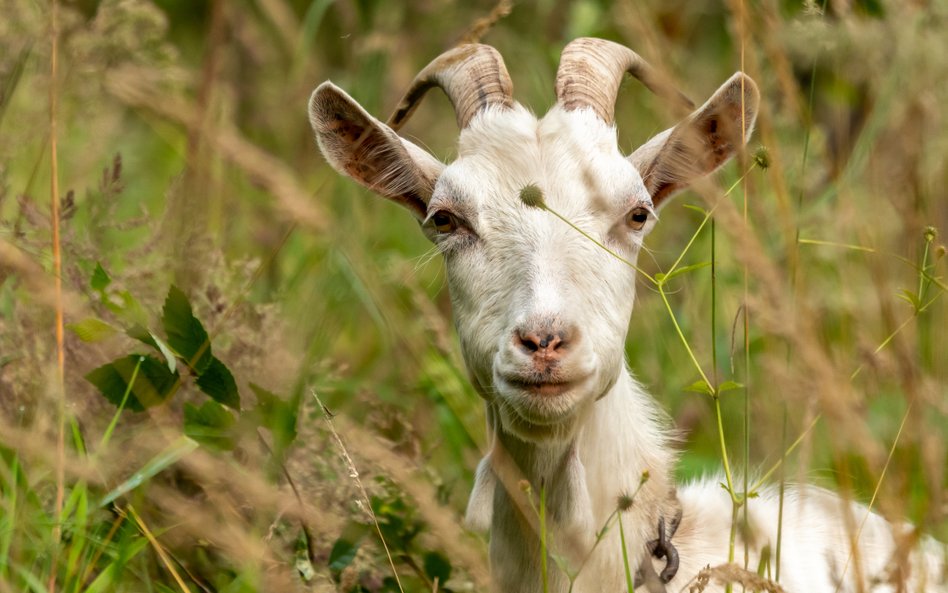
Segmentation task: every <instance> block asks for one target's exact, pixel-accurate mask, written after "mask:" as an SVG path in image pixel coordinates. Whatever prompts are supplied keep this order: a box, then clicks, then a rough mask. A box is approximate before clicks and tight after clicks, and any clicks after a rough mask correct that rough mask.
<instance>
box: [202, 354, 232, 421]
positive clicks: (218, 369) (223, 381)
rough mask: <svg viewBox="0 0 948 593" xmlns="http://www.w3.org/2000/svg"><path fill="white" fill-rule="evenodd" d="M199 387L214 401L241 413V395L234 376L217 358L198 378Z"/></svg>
mask: <svg viewBox="0 0 948 593" xmlns="http://www.w3.org/2000/svg"><path fill="white" fill-rule="evenodd" d="M197 386H198V387H200V388H201V391H203V392H204V393H206V394H207V395H209V396H210V397H211V399H213V400H214V401H216V402H219V403H222V404H224V405H225V406H227V407H229V408H233V409H235V410H237V411H240V394H239V393H238V392H237V383H236V382H235V381H234V375H232V374H231V372H230V370H229V369H228V368H227V367H226V366H225V365H224V363H223V362H221V361H220V359H219V358H217V357H216V356H215V357H212V358H211V362H210V364H209V365H207V368H205V369H204V372H202V373H201V375H200V376H199V377H198V378H197Z"/></svg>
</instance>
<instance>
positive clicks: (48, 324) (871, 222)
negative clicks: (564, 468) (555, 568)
mask: <svg viewBox="0 0 948 593" xmlns="http://www.w3.org/2000/svg"><path fill="white" fill-rule="evenodd" d="M0 13H2V15H3V17H2V18H0V592H5V591H56V590H69V591H227V592H236V591H259V590H266V591H271V590H273V591H371V592H375V591H397V590H399V589H400V588H401V589H403V590H405V591H409V590H410V591H422V590H426V591H430V590H433V589H440V590H455V591H463V590H476V591H483V590H487V582H488V580H487V568H486V543H485V542H486V540H485V538H484V537H483V536H480V535H476V534H470V533H467V532H465V531H464V530H463V529H462V528H461V527H460V517H461V514H462V512H463V508H464V505H465V503H466V497H467V494H468V493H469V491H470V487H471V483H472V472H473V470H474V468H475V466H476V464H477V461H478V459H479V458H480V456H481V455H482V453H483V452H484V450H485V435H484V418H483V410H482V404H481V401H480V399H479V397H478V396H477V394H476V393H475V392H474V391H473V389H472V388H471V387H470V385H469V384H468V383H467V380H466V374H465V370H464V368H463V364H462V363H461V361H460V357H459V353H458V347H457V343H456V342H457V340H456V336H455V334H454V330H453V326H452V322H451V312H450V303H449V298H448V294H447V291H446V288H445V278H444V267H443V262H442V261H441V257H440V255H437V254H436V252H434V251H433V250H432V246H431V245H430V244H429V243H428V242H427V240H426V239H425V238H424V237H423V236H422V234H421V233H420V232H418V230H417V225H416V223H415V222H414V221H413V220H412V218H411V216H409V215H408V214H407V213H405V212H402V211H401V210H400V209H399V208H398V207H397V206H395V205H393V204H390V203H388V202H385V201H383V200H380V199H378V198H377V197H375V196H373V195H371V194H370V193H369V192H368V191H367V190H364V189H362V188H360V187H359V186H357V185H356V184H355V183H354V182H352V181H350V180H347V179H344V178H342V177H340V176H339V175H337V174H336V173H335V172H333V171H332V170H331V169H330V168H329V167H328V166H327V165H326V163H325V162H324V161H323V159H322V157H321V156H320V155H319V153H318V150H317V149H316V146H315V143H314V141H313V136H312V132H311V129H310V126H309V123H308V121H307V117H306V103H307V100H308V98H309V94H310V93H311V92H312V90H313V89H314V88H315V87H316V85H318V84H319V83H320V82H322V81H324V80H327V79H329V80H332V81H333V82H334V83H336V84H337V85H339V86H341V87H342V88H344V89H345V90H346V91H347V92H349V93H350V94H351V95H352V96H353V97H354V98H355V99H356V100H358V101H359V102H360V103H361V104H362V105H363V106H364V107H365V108H366V109H367V110H368V111H369V112H370V113H373V114H374V115H376V116H377V117H378V118H379V119H382V120H384V119H385V118H386V117H387V116H388V114H389V113H390V112H391V110H392V109H393V108H394V106H395V105H396V104H397V102H398V100H399V99H400V96H401V93H402V92H404V90H405V89H406V88H407V86H408V84H409V82H410V81H411V79H412V78H413V77H414V75H415V74H416V73H417V72H418V71H419V70H420V69H421V68H422V67H423V66H424V65H425V64H427V63H428V61H430V60H431V59H433V58H434V57H435V56H437V55H438V54H439V53H441V52H442V51H444V50H446V49H449V48H450V47H452V46H454V45H455V44H457V43H460V42H462V41H469V40H476V39H480V40H481V41H483V42H484V43H489V44H491V45H493V46H495V47H496V48H497V49H498V50H499V51H500V52H501V53H502V54H503V56H504V57H505V59H506V62H507V67H508V69H509V71H510V74H511V77H512V79H513V81H514V95H515V98H516V99H517V100H518V101H520V102H521V103H522V104H524V105H526V106H528V107H529V108H531V109H532V110H533V111H534V112H535V113H537V114H540V115H542V114H543V113H544V112H545V111H546V110H547V109H548V108H549V107H550V106H551V105H552V103H553V99H554V95H553V80H554V76H555V72H556V66H557V63H558V59H559V54H560V51H561V50H562V48H563V46H564V45H565V44H566V43H567V42H568V41H569V40H571V39H573V38H575V37H579V36H598V37H605V38H608V39H612V40H614V41H618V42H620V43H623V44H625V45H627V46H629V47H631V48H633V49H634V50H635V51H637V52H638V53H639V54H641V55H642V56H643V57H645V58H646V59H647V60H648V61H649V62H651V63H652V64H653V65H655V66H656V67H658V68H659V69H661V70H662V71H663V72H665V73H666V74H667V75H668V76H670V77H671V78H672V79H673V80H675V81H676V82H677V84H678V86H679V87H680V88H681V89H683V90H684V91H685V93H686V94H687V95H689V96H690V97H691V98H692V99H694V100H695V101H696V102H697V103H701V102H703V101H704V100H705V99H706V98H707V97H708V96H710V94H711V93H712V92H713V91H714V90H715V89H716V88H717V87H718V86H719V85H720V84H721V83H722V82H723V81H724V80H726V79H727V78H728V77H729V76H730V75H731V74H732V73H733V72H735V71H736V70H739V69H743V70H745V71H746V72H747V73H749V74H750V75H751V76H752V77H753V78H754V79H755V80H756V81H757V83H758V85H759V86H760V89H761V92H762V105H761V113H760V116H759V118H758V124H757V129H756V131H755V133H754V136H753V137H752V139H751V141H750V143H749V145H748V154H746V155H744V156H743V158H740V159H735V162H732V163H731V164H729V165H728V166H727V167H725V169H723V170H722V171H721V172H719V173H718V174H716V175H715V176H714V179H713V180H712V181H713V183H711V184H709V185H707V186H703V187H702V188H701V191H694V192H686V193H684V194H682V195H680V196H679V197H678V198H676V200H675V201H674V202H673V203H672V204H670V205H669V206H667V207H666V208H665V209H664V210H663V211H662V214H661V218H662V220H661V224H660V225H659V226H658V228H656V230H655V232H654V233H652V235H651V236H650V237H649V239H648V241H647V245H648V247H649V248H650V249H649V252H648V253H643V255H642V256H641V257H640V262H639V263H640V265H642V266H643V267H644V268H645V269H646V270H647V271H649V272H650V273H653V272H658V271H662V270H667V269H668V268H669V266H670V265H671V264H672V263H673V262H674V261H675V260H676V259H677V258H678V256H679V255H680V254H681V253H682V250H683V249H684V247H685V245H686V244H687V243H688V242H689V240H690V239H691V238H692V237H693V236H695V241H694V243H693V245H692V246H691V248H690V250H689V251H688V253H687V254H686V255H685V257H684V260H683V262H684V263H686V264H689V265H690V264H702V263H705V262H710V261H711V260H712V258H713V260H714V267H713V271H714V276H713V278H712V268H711V267H710V266H705V267H698V268H696V269H694V270H693V271H692V272H690V273H687V274H684V275H682V276H679V277H677V278H676V279H675V280H674V282H673V283H672V285H671V289H672V290H671V292H670V301H671V303H672V308H673V309H674V313H675V317H676V319H677V321H678V323H679V324H680V326H681V328H682V330H683V332H684V334H685V337H686V338H687V340H688V343H689V345H690V347H691V348H692V349H693V351H694V353H695V356H696V358H697V360H698V361H699V362H700V364H701V365H702V368H703V369H704V371H705V372H706V373H708V374H709V376H713V377H714V381H715V382H716V383H718V384H722V383H724V382H725V381H733V382H735V383H738V384H740V385H741V386H742V387H741V388H738V389H733V390H731V391H727V392H726V393H723V394H722V395H721V398H722V399H721V403H722V410H723V412H722V413H723V419H724V434H725V443H726V445H727V454H728V456H729V459H730V463H731V466H732V467H734V468H735V471H736V473H737V474H738V475H739V476H743V475H748V476H750V478H751V482H753V481H754V479H756V478H757V477H761V476H765V475H766V477H767V478H768V483H771V484H773V485H774V487H778V486H779V484H781V483H791V482H803V481H806V482H810V483H816V484H820V485H823V486H827V487H830V488H833V489H835V490H839V491H841V492H843V493H845V495H846V496H847V497H851V498H853V499H855V500H858V501H860V502H863V503H870V502H871V503H872V505H873V508H874V509H875V510H877V511H878V512H880V513H883V514H884V515H886V516H887V517H889V518H890V519H892V520H895V521H901V520H910V521H912V522H913V523H915V524H916V525H917V526H918V527H919V529H920V532H922V533H925V534H930V535H935V536H936V537H940V538H941V539H942V540H943V541H944V540H945V539H946V538H948V518H946V517H948V506H946V505H948V498H946V490H948V475H946V469H948V457H946V435H948V381H946V380H948V354H946V349H945V345H946V344H945V329H946V328H948V305H946V300H948V299H945V298H944V293H945V291H946V290H948V285H946V280H945V259H944V257H943V256H944V254H945V247H944V242H945V239H944V233H945V232H946V231H948V199H946V194H945V187H946V186H948V162H946V159H948V157H946V155H948V125H946V120H945V113H944V110H943V105H945V104H946V102H948V85H946V84H945V81H946V80H948V51H946V50H948V46H946V42H945V39H948V36H946V32H948V27H946V25H948V3H946V2H945V1H944V0H931V1H927V2H926V1H923V0H912V1H895V0H891V1H886V0H829V1H825V0H824V1H823V2H813V1H789V0H757V1H754V2H748V1H745V0H729V1H713V0H688V1H685V0H615V1H610V0H536V1H533V2H529V1H523V2H517V3H509V2H504V1H501V2H499V3H497V2H495V1H494V0H483V1H482V0H472V1H468V2H456V1H449V0H419V1H412V2H404V1H381V0H210V1H197V0H156V1H149V0H102V1H95V0H73V1H68V0H62V1H61V2H59V3H58V5H57V6H56V7H55V10H54V7H53V6H52V5H51V3H50V2H49V1H47V0H0ZM54 24H55V27H54ZM54 41H55V47H56V49H55V54H54V51H53V47H54ZM54 55H55V60H54ZM54 61H55V64H56V65H55V76H53V75H52V74H51V73H52V67H53V62H54ZM674 122H675V120H674V116H673V114H672V112H671V111H670V110H669V109H668V108H667V107H666V106H665V105H663V104H662V101H661V100H659V99H657V98H656V97H654V96H652V95H650V94H649V93H647V92H645V90H644V89H643V88H642V87H641V86H640V85H639V84H638V83H636V82H627V83H626V84H625V85H624V86H623V89H622V91H621V92H620V97H619V101H618V107H617V124H618V134H619V142H620V146H621V147H622V149H623V150H626V151H631V150H632V149H633V148H635V147H636V146H638V145H639V144H641V143H643V142H644V141H645V140H647V139H648V138H649V137H651V136H652V135H653V134H655V133H657V132H660V131H661V130H664V129H666V128H667V127H669V126H671V125H673V124H674ZM457 132H458V131H457V127H456V124H455V123H454V116H453V112H452V109H451V106H450V103H449V102H448V101H447V99H446V98H445V97H444V96H443V95H440V94H438V93H431V94H430V95H429V96H428V97H427V98H426V99H425V102H424V104H423V105H422V106H421V108H420V109H419V110H418V111H417V112H416V114H415V115H414V116H413V118H412V120H411V121H410V122H409V123H408V124H407V125H406V126H405V127H404V128H403V130H402V132H401V133H402V134H404V135H405V136H406V137H409V138H411V139H412V140H413V141H414V142H416V143H418V144H420V145H422V146H425V147H427V148H428V149H429V150H430V151H431V152H432V153H433V154H434V155H436V156H437V157H439V158H441V159H443V160H445V161H450V160H451V159H452V158H453V156H454V153H455V141H456V138H457ZM54 153H55V155H56V158H55V169H56V171H57V175H56V176H55V179H56V184H54V183H53V175H52V174H51V171H53V169H54V166H53V164H54V160H53V157H52V155H53V154H54ZM738 181H740V182H739V183H738ZM735 184H736V185H735ZM51 196H55V201H56V204H55V209H54V208H53V204H52V201H53V200H52V199H51ZM713 204H718V206H717V208H716V210H715V213H714V217H713V221H714V223H713V231H712V228H711V226H710V225H704V226H703V227H701V228H700V230H699V227H700V225H701V222H702V218H703V217H702V214H701V213H700V212H696V211H695V210H694V209H689V208H687V207H686V206H689V205H691V206H698V207H699V208H701V209H708V208H710V207H711V205H713ZM54 210H55V212H54ZM54 223H55V224H54ZM54 227H56V228H55V229H54ZM54 231H55V232H54ZM696 233H697V234H696ZM56 252H58V259H60V260H61V264H57V263H56V260H57V253H56ZM57 265H59V266H61V274H60V277H61V279H62V294H63V296H62V299H61V301H57V298H56V288H55V280H54V279H55V276H56V270H57ZM172 287H175V288H172ZM57 312H59V313H61V314H62V316H63V319H64V323H65V324H66V329H65V334H64V336H63V338H62V340H58V339H57V334H56V325H57V322H56V319H57ZM745 328H746V332H745ZM202 332H203V333H202ZM195 344H203V346H202V347H197V348H196V347H195ZM205 350H206V351H207V354H208V357H207V358H206V359H205V358H202V357H203V356H204V352H205ZM59 352H62V362H61V363H60V362H58V360H59ZM211 353H212V354H213V359H214V360H216V361H217V362H213V363H212V362H210V354H211ZM627 355H628V361H629V366H630V368H631V369H632V370H633V372H634V373H635V375H636V376H637V377H638V378H639V379H640V380H641V381H642V382H643V383H644V384H645V385H646V387H647V388H648V390H649V391H650V392H651V393H652V394H654V395H655V397H656V398H657V399H658V400H659V402H660V403H661V405H662V406H663V407H664V408H665V409H667V410H668V413H669V417H670V420H669V423H670V425H671V426H674V427H675V428H676V429H677V430H678V431H680V434H681V445H680V448H681V462H680V466H679V470H678V471H679V474H680V478H681V480H682V481H687V480H691V479H695V478H698V477H701V476H708V475H712V476H713V475H719V474H720V472H721V468H722V457H721V455H722V451H721V447H720V445H719V437H718V431H717V425H716V420H715V411H714V403H713V401H712V398H711V397H709V396H708V395H707V394H703V393H695V392H691V391H687V387H688V386H690V385H692V384H694V383H695V381H696V380H698V379H699V374H698V371H697V369H696V368H695V366H694V365H693V364H692V362H691V359H690V357H689V355H688V352H687V350H686V349H685V347H684V346H683V344H682V342H681V340H680V339H679V338H678V336H677V334H676V333H675V329H674V325H673V321H672V319H671V317H670V316H669V314H668V312H667V311H666V310H665V307H664V305H663V303H662V300H661V298H660V297H659V295H658V294H657V293H656V291H655V290H654V289H653V287H651V286H649V285H647V284H645V283H644V282H642V283H640V286H639V290H638V299H637V303H636V311H635V313H634V314H633V318H632V321H631V324H630V329H629V339H628V344H627ZM235 398H236V399H235ZM783 459H785V460H786V462H785V463H780V462H781V460H783ZM738 481H739V482H742V480H741V479H740V478H739V479H738ZM750 504H753V499H751V500H750ZM380 534H381V535H382V536H383V537H384V540H385V542H386V544H387V548H388V549H387V550H386V549H385V548H384V547H383V546H382V545H381V540H380V538H379V535H380ZM752 568H756V567H752ZM396 575H397V576H398V579H397V580H396Z"/></svg>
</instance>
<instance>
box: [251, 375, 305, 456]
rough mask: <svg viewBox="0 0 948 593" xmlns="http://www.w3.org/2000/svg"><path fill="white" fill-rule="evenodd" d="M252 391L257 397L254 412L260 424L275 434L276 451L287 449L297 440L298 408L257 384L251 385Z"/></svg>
mask: <svg viewBox="0 0 948 593" xmlns="http://www.w3.org/2000/svg"><path fill="white" fill-rule="evenodd" d="M250 389H251V390H252V391H253V392H254V395H256V396H257V405H256V407H255V408H254V411H255V412H256V413H257V414H258V415H259V417H260V424H261V425H262V426H263V427H264V428H267V429H269V430H270V432H271V433H272V434H273V442H274V446H275V448H276V450H277V451H280V450H283V449H285V448H286V447H287V445H289V444H290V443H292V442H293V441H294V440H295V439H296V420H297V413H296V412H297V410H296V406H294V405H293V404H292V403H290V402H288V401H285V400H283V399H281V398H280V397H279V396H278V395H276V394H274V393H271V392H269V391H267V390H266V389H264V388H263V387H260V386H259V385H257V384H255V383H251V384H250Z"/></svg>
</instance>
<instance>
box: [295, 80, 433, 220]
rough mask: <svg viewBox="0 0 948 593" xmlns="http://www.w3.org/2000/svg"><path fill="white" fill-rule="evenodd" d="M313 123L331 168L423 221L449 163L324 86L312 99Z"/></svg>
mask: <svg viewBox="0 0 948 593" xmlns="http://www.w3.org/2000/svg"><path fill="white" fill-rule="evenodd" d="M309 122H310V124H312V126H313V131H315V132H316V142H317V143H318V144H319V148H320V150H322V152H323V155H324V156H325V157H326V160H327V161H329V164H330V165H332V167H333V168H334V169H335V170H337V171H339V172H340V173H342V174H343V175H348V176H349V177H351V178H353V179H355V180H356V181H358V182H359V183H361V184H362V185H364V186H365V187H367V188H369V189H371V190H372V191H374V192H375V193H377V194H379V195H381V196H383V197H385V198H388V199H390V200H393V201H395V202H398V203H399V204H401V205H402V206H405V207H406V208H408V209H409V210H411V212H412V214H414V215H415V217H416V218H418V219H419V220H424V218H425V216H426V212H427V208H428V200H430V199H431V192H432V191H434V186H435V182H436V181H437V180H438V176H439V175H440V174H441V171H442V170H443V169H444V164H443V163H441V162H440V161H438V160H437V159H435V158H434V157H433V156H431V155H430V154H428V153H427V152H426V151H425V150H423V149H421V148H419V147H418V146H415V145H414V144H412V143H411V142H409V141H408V140H405V139H404V138H402V137H400V136H399V135H398V134H396V133H395V132H394V131H393V130H392V129H391V128H390V127H388V126H387V125H385V124H383V123H382V122H380V121H378V120H377V119H375V118H374V117H372V116H371V115H369V114H368V113H367V112H366V111H365V110H364V109H363V108H362V106H360V105H359V104H358V103H356V101H355V100H354V99H353V98H352V97H350V96H349V95H347V94H346V93H345V91H343V90H342V89H340V88H339V87H337V86H336V85H334V84H332V83H331V82H328V81H327V82H324V83H323V84H321V85H319V87H318V88H317V89H316V90H315V91H313V96H312V97H311V98H310V100H309Z"/></svg>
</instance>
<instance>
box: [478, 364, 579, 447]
mask: <svg viewBox="0 0 948 593" xmlns="http://www.w3.org/2000/svg"><path fill="white" fill-rule="evenodd" d="M595 383H596V382H595V381H594V380H593V378H592V377H587V378H585V379H582V380H578V381H575V382H573V383H572V384H571V385H570V387H569V388H568V389H562V390H556V393H555V394H549V393H546V392H543V391H539V390H535V389H530V388H524V387H523V386H522V385H518V384H517V383H511V382H507V381H504V380H503V379H500V378H499V377H495V380H494V385H493V388H494V389H493V392H494V401H495V402H496V403H497V406H498V411H499V416H500V422H501V425H502V426H503V429H504V431H505V432H507V433H509V434H512V435H514V436H516V437H517V438H520V439H522V440H525V441H531V442H558V441H567V440H570V439H571V438H572V437H573V435H574V434H575V433H576V429H577V427H578V425H579V424H580V418H581V416H582V409H583V408H585V407H586V406H587V405H588V404H589V403H591V402H594V401H595V400H596V398H597V394H596V393H594V391H595V388H594V387H593V385H594V384H595Z"/></svg>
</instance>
